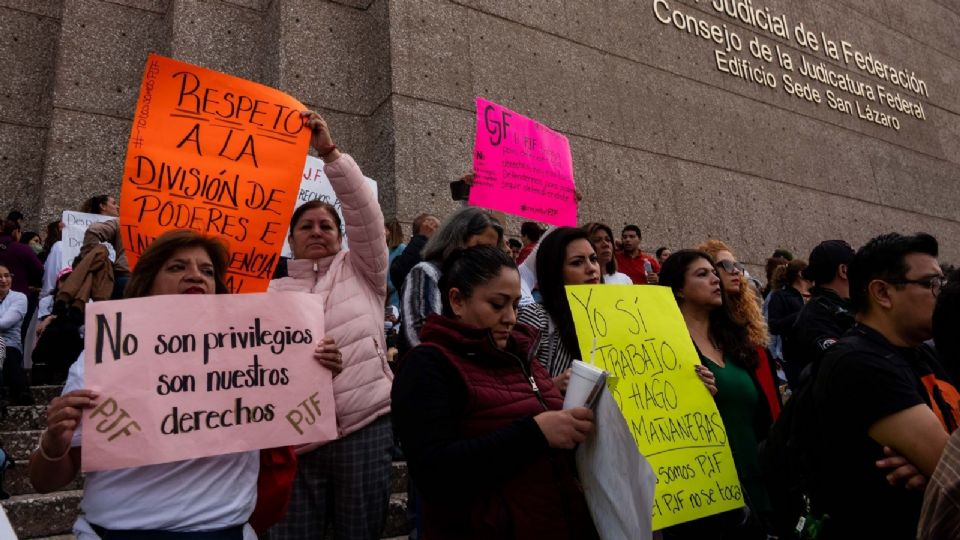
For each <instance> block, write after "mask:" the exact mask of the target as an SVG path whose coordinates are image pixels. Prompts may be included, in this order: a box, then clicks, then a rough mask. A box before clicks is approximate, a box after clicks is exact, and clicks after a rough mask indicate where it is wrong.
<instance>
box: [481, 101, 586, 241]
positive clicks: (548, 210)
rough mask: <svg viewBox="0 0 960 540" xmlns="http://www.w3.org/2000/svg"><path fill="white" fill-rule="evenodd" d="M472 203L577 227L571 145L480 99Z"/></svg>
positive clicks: (541, 128)
mask: <svg viewBox="0 0 960 540" xmlns="http://www.w3.org/2000/svg"><path fill="white" fill-rule="evenodd" d="M473 171H474V180H473V186H471V188H470V204H472V205H474V206H482V207H484V208H490V209H492V210H501V211H503V212H506V213H508V214H513V215H515V216H521V217H525V218H529V219H532V220H534V221H542V222H545V223H550V224H552V225H559V226H564V227H565V226H570V227H575V226H576V225H577V199H576V194H575V188H574V184H573V159H572V158H571V156H570V143H569V142H568V141H567V138H566V137H564V136H563V135H561V134H559V133H557V132H556V131H553V130H552V129H550V128H548V127H546V126H544V125H542V124H539V123H537V122H535V121H534V120H531V119H530V118H527V117H526V116H523V115H521V114H517V113H515V112H513V111H511V110H510V109H507V108H506V107H501V106H500V105H497V104H496V103H493V102H491V101H487V100H485V99H483V98H482V97H477V136H476V142H475V143H474V151H473Z"/></svg>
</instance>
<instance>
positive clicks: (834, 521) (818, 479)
mask: <svg viewBox="0 0 960 540" xmlns="http://www.w3.org/2000/svg"><path fill="white" fill-rule="evenodd" d="M937 252H938V246H937V241H936V239H934V238H933V237H932V236H930V235H928V234H923V233H920V234H916V235H913V236H903V235H899V234H896V233H891V234H885V235H882V236H879V237H877V238H874V239H873V240H870V241H869V242H868V243H867V244H866V245H864V246H863V247H862V248H860V250H859V251H858V252H857V253H856V255H855V256H854V258H853V261H852V262H851V263H850V268H849V278H850V300H851V305H852V307H853V309H854V310H855V312H856V319H857V323H856V324H855V325H854V326H853V327H852V328H851V329H850V330H849V331H848V332H847V333H846V334H844V335H843V337H841V338H840V340H839V341H837V343H836V344H835V345H833V346H832V347H830V349H829V350H828V351H827V353H826V354H825V355H824V358H823V361H822V365H821V366H820V368H819V370H818V372H817V373H816V375H815V378H814V380H813V383H812V384H813V401H814V409H815V411H816V412H815V415H814V418H815V423H816V429H815V432H816V434H817V436H816V438H815V442H814V444H813V449H814V450H813V455H814V459H815V460H816V464H817V472H816V474H815V475H814V476H815V478H814V486H815V488H814V500H815V501H816V504H817V506H818V509H819V511H820V512H822V513H825V514H827V515H829V516H830V517H829V519H828V520H827V522H826V526H825V529H824V532H823V534H822V535H821V536H820V537H819V538H822V539H828V538H889V539H899V538H903V539H907V538H911V539H912V538H915V535H916V530H917V522H918V520H919V516H920V507H921V504H922V497H923V494H922V492H921V491H920V490H917V489H908V488H905V487H903V486H901V485H895V484H900V483H902V482H903V479H902V478H898V477H897V476H898V475H896V474H891V470H890V469H889V468H881V467H879V466H878V463H877V462H878V461H880V460H883V459H884V458H886V457H888V456H890V455H894V454H895V455H898V456H902V458H903V459H905V460H906V461H908V462H909V463H911V464H913V466H914V467H915V468H916V470H917V471H919V473H920V474H922V475H923V476H925V477H929V476H930V475H931V474H932V473H933V471H934V468H935V467H936V465H937V461H938V460H939V458H940V454H941V453H942V451H943V448H944V446H945V445H946V442H947V438H948V436H949V433H950V432H952V431H954V430H955V429H956V427H957V425H958V421H960V409H958V404H960V393H958V392H957V389H956V388H955V387H954V385H953V384H952V383H951V381H950V378H949V376H947V375H946V373H945V371H944V370H943V368H942V366H941V365H940V364H939V362H938V361H937V359H936V356H935V355H934V354H933V353H932V351H931V350H930V348H929V347H928V346H925V345H923V343H924V341H926V340H928V339H930V337H931V336H932V331H933V309H934V306H935V304H936V298H937V294H938V293H939V292H940V288H941V286H942V285H943V283H944V279H943V272H942V270H941V269H940V265H939V263H938V262H937ZM921 484H922V482H921ZM911 485H912V486H916V485H917V484H916V483H913V482H911V483H910V484H908V486H911Z"/></svg>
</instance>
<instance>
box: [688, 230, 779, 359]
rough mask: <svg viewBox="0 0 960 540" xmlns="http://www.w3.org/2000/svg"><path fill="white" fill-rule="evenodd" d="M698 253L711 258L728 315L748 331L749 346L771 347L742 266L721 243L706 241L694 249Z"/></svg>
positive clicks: (765, 327) (757, 303)
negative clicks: (727, 302)
mask: <svg viewBox="0 0 960 540" xmlns="http://www.w3.org/2000/svg"><path fill="white" fill-rule="evenodd" d="M697 249H698V250H700V251H703V252H705V253H707V254H708V255H710V256H711V257H713V260H714V261H715V263H716V265H717V270H718V274H719V276H720V282H721V283H722V285H723V290H724V292H725V293H726V294H727V297H728V298H729V299H730V305H729V308H730V313H731V314H732V315H733V319H734V320H735V321H737V322H738V323H739V324H741V325H743V326H745V327H746V328H747V339H748V340H749V341H750V344H751V345H753V346H754V347H764V348H765V347H766V346H767V345H769V344H770V333H769V331H768V330H767V323H766V321H764V319H763V312H762V311H761V310H760V303H759V302H758V301H757V295H756V293H755V292H753V289H751V288H750V284H749V283H747V280H746V279H745V276H744V267H743V264H741V263H740V262H739V261H738V260H737V258H736V256H734V254H733V251H732V250H731V249H730V247H729V246H727V244H725V243H724V242H723V241H722V240H715V239H711V240H707V241H706V242H704V243H702V244H700V245H699V246H697Z"/></svg>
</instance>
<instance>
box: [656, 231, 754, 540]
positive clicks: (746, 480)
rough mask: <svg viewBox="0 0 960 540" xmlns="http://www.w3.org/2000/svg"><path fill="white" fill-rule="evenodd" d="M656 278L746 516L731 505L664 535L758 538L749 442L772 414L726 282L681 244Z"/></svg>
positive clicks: (706, 259) (669, 538) (709, 262)
mask: <svg viewBox="0 0 960 540" xmlns="http://www.w3.org/2000/svg"><path fill="white" fill-rule="evenodd" d="M660 285H664V286H667V287H670V288H671V289H672V290H673V294H674V297H675V298H676V299H677V305H678V306H679V307H680V312H681V313H682V314H683V318H684V321H685V322H686V323H687V329H688V330H689V332H690V337H691V338H692V339H693V343H694V345H695V346H696V348H697V352H698V353H699V354H700V365H698V366H697V373H698V374H699V375H700V378H701V380H703V381H704V385H705V386H707V389H708V390H710V393H711V394H713V395H714V399H715V400H716V402H717V409H718V410H719V412H720V417H721V418H722V419H723V425H724V428H725V430H726V433H727V439H728V441H729V442H730V449H731V450H732V451H733V459H734V464H735V465H736V468H737V475H738V476H739V478H740V482H741V484H742V485H743V490H744V499H745V500H746V502H747V506H748V508H749V510H750V513H749V514H748V515H746V516H745V515H743V513H741V512H737V511H733V512H727V513H724V514H720V515H718V516H711V517H708V518H703V519H700V520H697V521H694V522H690V523H685V524H682V525H678V526H675V527H671V528H669V529H667V530H666V531H664V539H665V540H674V539H679V538H683V539H685V538H691V539H692V538H698V539H699V538H731V539H732V538H737V539H740V538H743V539H746V540H749V539H752V538H757V539H762V538H766V533H765V532H764V525H763V524H762V521H763V518H764V515H765V514H767V513H769V512H770V510H771V506H770V501H769V498H768V497H767V493H766V489H765V488H764V485H763V479H762V478H761V474H760V465H759V455H758V450H757V446H758V444H759V442H760V441H762V440H763V439H765V438H766V436H767V433H768V432H769V430H770V425H771V424H772V423H773V415H772V412H771V408H770V407H769V406H768V404H767V402H766V399H765V397H764V392H763V389H762V388H761V385H760V382H759V380H758V378H757V376H756V374H755V372H756V370H757V367H758V366H759V364H760V359H759V357H758V355H757V351H756V348H755V347H754V346H753V345H752V344H751V342H750V340H749V339H748V329H747V328H746V327H745V326H743V325H740V324H738V323H737V322H736V321H735V320H734V318H733V315H732V314H731V313H730V311H729V310H728V308H727V305H726V303H727V295H726V292H725V291H726V289H725V287H724V286H723V284H722V281H721V279H720V276H719V275H718V270H717V269H716V268H715V267H714V262H713V259H712V258H711V257H710V255H708V254H707V253H705V252H703V251H697V250H692V249H684V250H680V251H677V252H676V253H674V254H673V255H671V256H670V257H669V258H668V259H667V260H666V262H665V263H664V264H663V266H662V267H661V269H660ZM758 518H759V519H758Z"/></svg>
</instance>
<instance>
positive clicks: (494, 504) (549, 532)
mask: <svg viewBox="0 0 960 540" xmlns="http://www.w3.org/2000/svg"><path fill="white" fill-rule="evenodd" d="M442 276H443V277H442V278H441V280H440V293H441V302H442V304H443V315H442V316H441V315H431V316H430V317H429V318H428V319H427V321H426V324H425V325H424V327H423V330H422V332H421V343H420V345H419V346H417V347H415V348H414V349H412V350H411V351H410V352H409V353H408V354H407V356H406V357H405V359H404V364H403V366H402V367H401V369H400V371H399V373H398V374H397V378H396V380H395V381H394V386H393V419H394V427H395V430H396V432H397V435H398V436H399V438H400V443H401V446H402V447H403V450H404V452H405V454H406V456H407V460H408V463H409V466H410V474H411V476H412V478H413V480H414V481H415V482H416V484H417V487H418V488H419V489H420V492H421V495H422V499H423V532H424V538H425V540H431V539H436V538H477V539H480V538H551V539H556V540H562V539H565V538H571V539H573V538H577V539H581V538H587V539H589V538H596V535H597V533H596V530H595V528H594V526H593V522H592V520H591V519H590V514H589V511H588V509H587V506H586V501H585V499H584V496H583V492H582V491H581V490H580V488H579V485H578V482H577V477H576V470H575V468H574V459H573V452H572V451H571V450H572V448H573V447H574V446H575V445H576V444H577V443H578V442H582V441H584V440H585V438H586V435H587V433H589V432H590V430H592V429H593V413H592V412H591V411H590V410H589V409H586V408H583V407H579V408H576V409H571V410H565V411H562V410H560V408H561V406H562V405H563V399H562V398H561V397H560V392H559V391H558V390H557V388H556V386H555V385H554V384H553V381H551V380H550V376H549V375H548V374H547V372H546V371H545V370H544V368H543V366H542V365H541V364H540V363H539V362H538V361H536V359H535V358H534V357H533V355H532V354H531V347H532V345H533V341H534V339H533V338H534V335H533V330H532V329H531V328H529V327H527V326H525V325H519V326H517V325H516V322H517V304H518V302H519V300H520V275H519V273H518V271H517V267H516V266H515V265H514V263H513V260H512V259H511V258H510V257H509V256H508V255H507V254H505V253H504V252H503V251H502V250H500V249H498V248H495V247H474V248H469V249H466V250H464V251H462V252H456V253H454V254H453V255H451V257H450V258H448V260H447V261H446V262H445V263H444V269H443V272H442Z"/></svg>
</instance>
